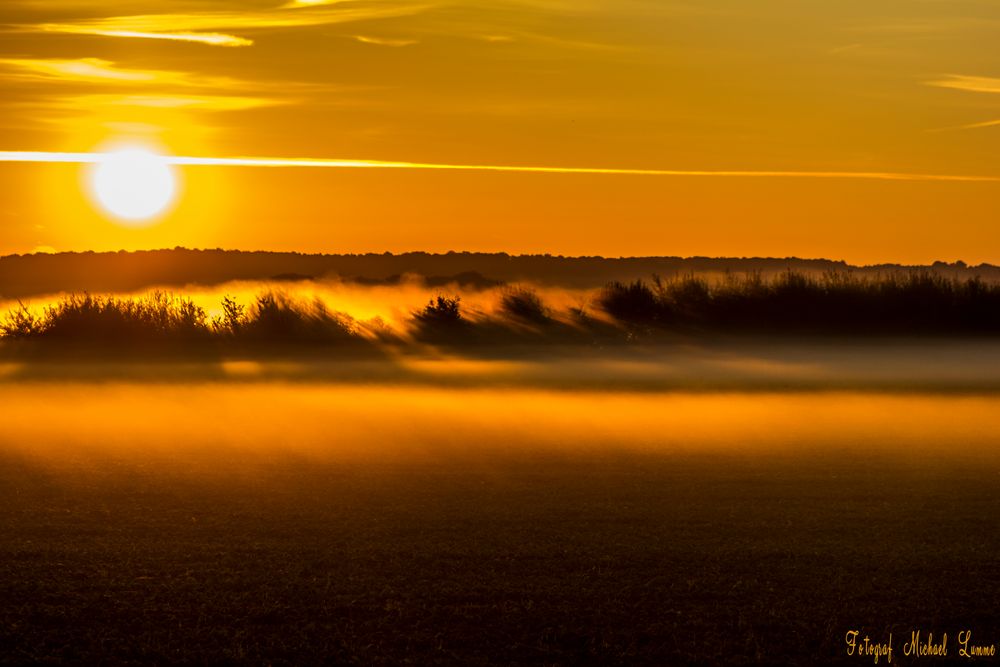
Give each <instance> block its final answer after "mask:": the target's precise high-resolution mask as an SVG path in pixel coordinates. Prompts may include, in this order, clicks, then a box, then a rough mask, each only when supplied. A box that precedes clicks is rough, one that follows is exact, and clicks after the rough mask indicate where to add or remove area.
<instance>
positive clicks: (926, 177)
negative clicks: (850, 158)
mask: <svg viewBox="0 0 1000 667" xmlns="http://www.w3.org/2000/svg"><path fill="white" fill-rule="evenodd" d="M108 156H109V154H108V153H58V152H47V151H0V162H43V163H68V164H94V163H99V162H102V161H104V160H106V159H108ZM163 161H164V162H165V163H167V164H171V165H177V166H219V167H278V168H313V169H316V168H320V169H413V170H443V171H493V172H511V173H529V174H579V175H609V176H679V177H724V178H810V179H854V180H879V181H940V182H956V183H1000V176H977V175H954V174H912V173H903V172H872V171H732V170H700V169H694V170H683V169H615V168H603V167H524V166H512V165H473V164H439V163H429V162H393V161H384V160H341V159H329V160H327V159H315V158H278V157H193V156H176V155H165V156H163Z"/></svg>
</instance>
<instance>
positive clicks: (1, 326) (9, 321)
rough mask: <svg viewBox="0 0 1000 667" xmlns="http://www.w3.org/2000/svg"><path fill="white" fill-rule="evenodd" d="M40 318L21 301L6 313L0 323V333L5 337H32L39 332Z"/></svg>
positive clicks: (40, 328) (40, 327)
mask: <svg viewBox="0 0 1000 667" xmlns="http://www.w3.org/2000/svg"><path fill="white" fill-rule="evenodd" d="M41 330H42V319H41V318H39V317H38V316H36V315H35V314H34V313H32V312H31V311H30V310H28V307H27V306H25V305H24V304H23V303H20V302H18V307H17V309H15V310H12V311H10V312H9V313H8V314H7V318H6V319H5V320H4V321H3V323H0V334H2V335H3V336H5V337H7V338H34V337H36V336H38V335H39V334H40V333H41Z"/></svg>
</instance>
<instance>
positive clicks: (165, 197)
mask: <svg viewBox="0 0 1000 667" xmlns="http://www.w3.org/2000/svg"><path fill="white" fill-rule="evenodd" d="M90 185H91V189H92V194H93V196H94V198H95V199H96V201H97V203H98V204H99V205H100V206H101V208H102V209H104V210H105V211H106V212H107V213H109V214H110V215H112V216H113V217H115V218H116V219H118V220H120V221H122V222H123V223H125V224H128V225H132V226H138V225H141V224H146V223H149V222H150V221H152V220H153V219H155V218H156V217H157V216H159V215H160V214H162V213H163V212H164V211H166V209H167V207H168V206H169V205H170V204H171V203H172V202H173V200H174V197H175V195H176V192H177V179H176V177H175V175H174V171H173V168H172V167H171V166H170V164H169V163H168V162H167V160H166V159H165V158H164V157H163V156H161V155H158V154H156V153H153V152H151V151H148V150H145V149H142V148H128V149H122V150H117V151H114V152H111V153H107V154H106V155H105V157H103V158H102V159H101V160H100V161H98V162H97V163H96V164H95V165H94V167H93V171H92V172H91V182H90Z"/></svg>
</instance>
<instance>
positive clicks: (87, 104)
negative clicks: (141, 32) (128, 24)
mask: <svg viewBox="0 0 1000 667" xmlns="http://www.w3.org/2000/svg"><path fill="white" fill-rule="evenodd" d="M291 102H292V100H287V99H277V98H273V97H248V96H245V95H191V94H188V95H171V94H163V95H111V94H106V95H100V94H98V95H76V96H67V97H64V98H62V99H61V100H60V102H59V104H60V106H62V107H64V108H65V109H67V110H73V109H89V110H92V111H93V110H95V109H98V108H114V107H146V108H150V109H179V110H191V111H244V110H246V109H257V108H260V107H271V106H280V105H282V104H290V103H291Z"/></svg>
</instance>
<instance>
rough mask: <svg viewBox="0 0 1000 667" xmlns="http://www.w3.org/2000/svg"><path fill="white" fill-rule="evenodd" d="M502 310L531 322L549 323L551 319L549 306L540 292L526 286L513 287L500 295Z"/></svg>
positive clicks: (517, 318)
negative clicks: (546, 305) (547, 306)
mask: <svg viewBox="0 0 1000 667" xmlns="http://www.w3.org/2000/svg"><path fill="white" fill-rule="evenodd" d="M500 312H502V313H503V314H504V315H506V316H508V317H510V318H512V319H514V320H518V321H521V322H526V323H529V324H547V323H549V322H550V321H551V318H550V317H549V311H548V308H546V307H545V304H544V303H542V300H541V298H540V297H539V296H538V293H537V292H535V290H533V289H529V288H526V287H512V288H510V289H507V290H505V291H504V292H503V294H502V295H501V296H500Z"/></svg>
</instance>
